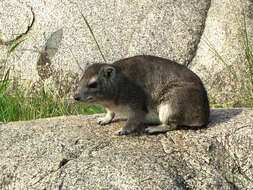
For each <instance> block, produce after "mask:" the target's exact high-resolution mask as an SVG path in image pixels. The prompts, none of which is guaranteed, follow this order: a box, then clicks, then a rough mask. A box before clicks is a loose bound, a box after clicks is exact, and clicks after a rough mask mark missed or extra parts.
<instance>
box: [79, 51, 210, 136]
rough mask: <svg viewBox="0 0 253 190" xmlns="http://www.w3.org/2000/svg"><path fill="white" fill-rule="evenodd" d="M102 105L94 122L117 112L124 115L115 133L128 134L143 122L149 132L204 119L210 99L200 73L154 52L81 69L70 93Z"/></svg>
mask: <svg viewBox="0 0 253 190" xmlns="http://www.w3.org/2000/svg"><path fill="white" fill-rule="evenodd" d="M74 98H75V100H78V101H82V102H85V103H87V104H98V105H102V106H104V107H105V108H106V110H107V114H106V116H105V117H103V118H100V119H99V120H98V123H99V124H101V125H105V124H108V123H110V122H111V121H112V119H113V118H114V116H115V113H121V114H123V115H124V116H125V117H127V119H128V120H127V122H126V125H125V126H124V127H123V128H122V129H121V130H120V131H118V132H117V133H116V134H117V135H127V134H129V133H132V132H134V131H136V130H137V129H138V127H139V126H141V124H144V123H145V124H152V125H156V126H150V127H147V128H146V129H145V132H147V133H150V134H151V133H159V132H166V131H169V130H173V129H175V128H176V127H177V126H193V127H195V126H196V127H200V126H204V125H206V124H207V123H208V118H209V112H210V110H209V102H208V97H207V93H206V90H205V88H204V86H203V84H202V82H201V80H200V79H199V77H198V76H197V75H196V74H194V73H193V72H192V71H191V70H189V69H188V68H187V67H186V66H184V65H180V64H178V63H176V62H173V61H170V60H167V59H164V58H160V57H154V56H146V55H141V56H135V57H130V58H126V59H122V60H119V61H116V62H114V63H113V64H102V63H101V64H93V65H91V66H89V67H88V68H87V70H86V71H85V73H84V75H83V77H82V79H81V81H80V86H79V89H78V93H77V94H75V96H74Z"/></svg>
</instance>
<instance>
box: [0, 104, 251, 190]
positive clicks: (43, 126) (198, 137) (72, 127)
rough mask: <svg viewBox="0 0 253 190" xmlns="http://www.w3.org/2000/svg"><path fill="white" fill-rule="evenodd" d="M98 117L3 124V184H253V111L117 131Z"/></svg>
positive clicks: (214, 186)
mask: <svg viewBox="0 0 253 190" xmlns="http://www.w3.org/2000/svg"><path fill="white" fill-rule="evenodd" d="M96 117H98V115H92V116H69V117H57V118H51V119H40V120H35V121H25V122H12V123H7V124H1V125H0V171H1V172H0V189H3V190H5V189H12V190H16V189H201V190H203V189H245V190H246V189H252V188H253V165H252V164H253V163H252V160H253V151H252V150H253V143H252V142H253V109H215V110H212V112H211V122H210V124H209V125H208V127H207V128H204V129H198V130H187V129H185V128H182V129H180V130H176V131H171V132H168V133H167V134H160V135H152V136H147V135H137V136H135V135H132V136H125V137H124V136H121V137H118V136H114V135H113V132H114V131H116V130H117V129H118V128H119V127H121V126H122V125H123V123H124V121H119V122H115V123H112V124H110V125H108V126H99V125H97V124H96V122H95V118H96Z"/></svg>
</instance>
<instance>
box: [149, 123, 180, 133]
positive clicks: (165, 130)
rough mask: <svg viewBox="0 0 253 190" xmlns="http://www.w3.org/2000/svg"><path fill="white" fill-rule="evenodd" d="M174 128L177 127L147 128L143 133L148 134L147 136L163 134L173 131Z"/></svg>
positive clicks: (160, 126) (173, 125) (159, 126)
mask: <svg viewBox="0 0 253 190" xmlns="http://www.w3.org/2000/svg"><path fill="white" fill-rule="evenodd" d="M176 127H177V126H176V125H175V124H171V125H158V126H152V127H147V128H146V129H145V133H148V134H155V133H165V132H167V131H172V130H175V129H176Z"/></svg>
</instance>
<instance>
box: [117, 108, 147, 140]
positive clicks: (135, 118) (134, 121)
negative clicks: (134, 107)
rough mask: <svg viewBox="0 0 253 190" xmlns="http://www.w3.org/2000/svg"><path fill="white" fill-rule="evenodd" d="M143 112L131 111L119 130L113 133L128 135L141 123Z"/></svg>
mask: <svg viewBox="0 0 253 190" xmlns="http://www.w3.org/2000/svg"><path fill="white" fill-rule="evenodd" d="M143 120H144V114H143V113H142V111H139V110H138V111H137V112H133V113H131V114H130V115H129V118H128V120H127V123H126V125H125V126H124V127H122V129H121V130H119V131H117V132H115V135H119V136H120V135H128V134H130V133H132V132H135V131H136V130H137V129H138V127H140V125H141V124H142V123H143Z"/></svg>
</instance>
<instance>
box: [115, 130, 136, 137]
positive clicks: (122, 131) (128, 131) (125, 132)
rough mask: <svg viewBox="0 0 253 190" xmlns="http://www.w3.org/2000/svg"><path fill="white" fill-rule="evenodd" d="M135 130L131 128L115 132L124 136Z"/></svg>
mask: <svg viewBox="0 0 253 190" xmlns="http://www.w3.org/2000/svg"><path fill="white" fill-rule="evenodd" d="M132 132H133V131H132V130H129V129H127V130H126V129H121V130H119V131H116V132H115V133H114V134H115V135H118V136H122V135H129V134H130V133H132Z"/></svg>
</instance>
